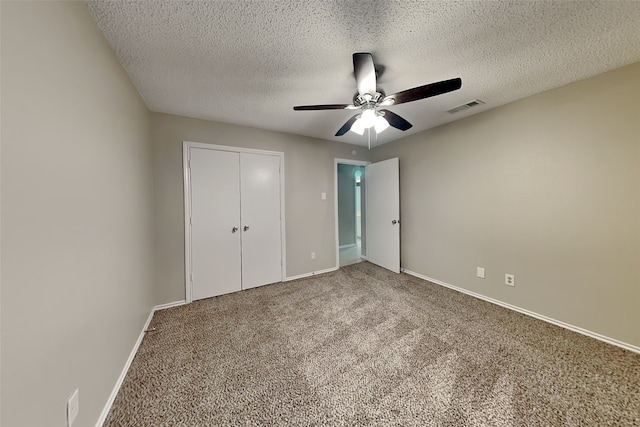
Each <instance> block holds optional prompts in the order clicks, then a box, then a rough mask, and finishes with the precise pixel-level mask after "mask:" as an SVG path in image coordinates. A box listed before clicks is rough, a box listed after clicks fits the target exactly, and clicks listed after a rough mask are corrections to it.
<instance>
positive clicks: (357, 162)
mask: <svg viewBox="0 0 640 427" xmlns="http://www.w3.org/2000/svg"><path fill="white" fill-rule="evenodd" d="M338 164H341V165H353V166H367V165H368V164H371V162H367V161H363V160H352V159H338V158H334V161H333V199H334V200H333V210H334V214H333V215H334V219H335V235H336V269H338V268H340V235H339V232H340V231H339V227H338V223H339V221H338ZM364 185H365V186H366V185H367V183H366V182H365V184H364ZM367 242H368V240H367ZM367 244H368V243H367ZM367 253H369V252H368V251H367Z"/></svg>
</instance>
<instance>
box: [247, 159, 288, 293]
mask: <svg viewBox="0 0 640 427" xmlns="http://www.w3.org/2000/svg"><path fill="white" fill-rule="evenodd" d="M240 182H241V185H240V186H241V191H240V194H241V206H242V208H241V224H242V288H243V289H249V288H254V287H256V286H261V285H266V284H268V283H275V282H280V281H282V266H281V262H282V254H281V247H282V245H281V240H282V234H281V229H280V227H281V222H280V210H281V205H280V158H279V157H277V156H270V155H262V154H249V153H241V155H240Z"/></svg>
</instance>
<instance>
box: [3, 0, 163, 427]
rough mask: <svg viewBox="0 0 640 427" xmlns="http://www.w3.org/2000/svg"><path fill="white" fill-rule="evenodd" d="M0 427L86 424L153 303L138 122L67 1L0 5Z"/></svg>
mask: <svg viewBox="0 0 640 427" xmlns="http://www.w3.org/2000/svg"><path fill="white" fill-rule="evenodd" d="M0 7H1V10H2V47H1V51H2V83H1V84H2V195H1V200H2V242H1V243H2V293H1V294H2V306H1V309H2V406H3V410H2V421H1V424H2V425H3V426H7V427H20V426H28V427H36V426H65V425H66V413H65V411H66V401H67V398H68V397H69V395H70V394H71V393H72V392H73V390H74V389H75V388H76V387H79V388H80V415H79V418H78V419H77V421H76V423H75V424H74V426H77V427H83V426H93V425H95V423H96V421H97V419H98V417H99V415H100V413H101V411H102V409H103V407H104V405H105V404H106V402H107V400H108V398H109V395H110V393H111V391H112V390H113V387H114V385H115V383H116V380H117V378H118V376H119V375H120V372H121V371H122V368H123V366H124V364H125V362H126V360H127V357H128V356H129V353H130V352H131V349H132V348H133V345H134V343H135V341H136V339H137V337H138V335H139V334H140V331H141V329H142V326H143V324H144V322H145V320H146V318H147V316H148V315H149V312H150V310H151V308H152V306H153V303H154V296H153V289H152V285H153V284H152V262H153V257H152V250H153V248H152V234H151V233H152V226H151V225H152V224H151V223H152V221H153V210H152V200H151V197H152V191H151V186H152V180H151V178H152V174H151V139H150V121H149V113H148V110H147V108H146V107H145V105H144V104H143V102H142V101H141V99H140V97H139V96H138V94H137V92H136V90H135V88H134V87H133V85H132V84H131V82H130V80H129V78H128V76H127V75H126V73H125V72H124V70H123V69H122V67H121V66H120V63H119V62H118V60H117V59H116V57H115V55H114V54H113V52H112V50H111V49H110V48H109V46H108V45H107V43H106V42H105V41H104V39H103V37H102V34H101V33H100V31H99V30H98V28H97V26H96V24H95V23H94V21H93V19H92V18H91V16H90V15H89V13H88V12H87V10H86V7H85V5H84V3H81V2H65V3H58V2H38V3H35V2H17V3H12V2H2V3H1V5H0Z"/></svg>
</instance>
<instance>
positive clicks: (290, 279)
mask: <svg viewBox="0 0 640 427" xmlns="http://www.w3.org/2000/svg"><path fill="white" fill-rule="evenodd" d="M337 269H338V267H331V268H326V269H324V270H318V271H312V272H311V273H304V274H298V275H297V276H289V277H287V278H286V279H284V280H283V282H290V281H292V280H298V279H304V278H305V277H311V276H317V275H318V274H324V273H331V272H332V271H336V270H337Z"/></svg>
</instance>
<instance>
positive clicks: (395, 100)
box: [293, 53, 462, 136]
mask: <svg viewBox="0 0 640 427" xmlns="http://www.w3.org/2000/svg"><path fill="white" fill-rule="evenodd" d="M353 71H354V74H355V77H356V86H357V87H358V93H356V94H355V96H354V97H353V104H326V105H301V106H297V107H293V109H294V110H295V111H312V110H362V112H361V113H358V114H356V115H354V116H353V117H351V118H350V119H349V120H347V122H346V123H345V124H344V125H343V126H342V127H341V128H340V129H339V130H338V132H336V136H342V135H344V134H345V133H347V132H348V131H349V130H351V131H353V132H355V133H357V134H359V135H362V134H363V133H364V130H365V129H371V128H374V129H375V131H376V133H377V134H378V133H380V132H382V131H384V130H385V129H387V128H388V127H389V125H391V126H393V127H394V128H396V129H400V130H401V131H405V130H407V129H410V128H411V127H412V126H413V125H412V124H411V123H409V122H408V121H406V120H405V119H403V118H402V117H400V116H399V115H397V114H395V113H394V112H392V111H389V110H387V109H386V108H382V107H390V106H392V105H397V104H404V103H405V102H411V101H417V100H419V99H424V98H430V97H432V96H437V95H442V94H443V93H447V92H452V91H454V90H458V89H460V88H461V87H462V79H460V78H456V79H451V80H443V81H441V82H436V83H430V84H426V85H424V86H418V87H414V88H412V89H407V90H403V91H402V92H398V93H394V94H393V95H386V94H385V93H384V91H383V90H382V88H380V87H378V86H377V83H376V69H375V66H374V64H373V57H372V56H371V54H370V53H354V54H353Z"/></svg>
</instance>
